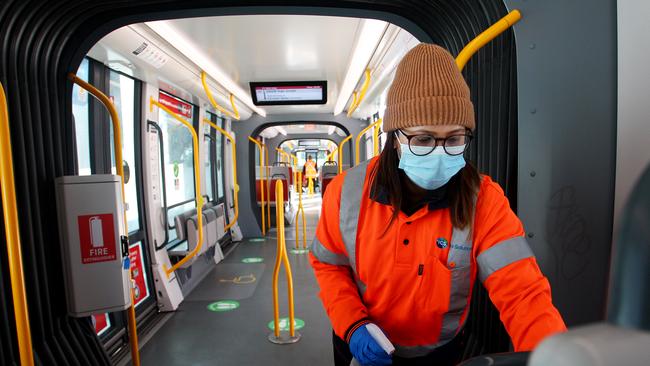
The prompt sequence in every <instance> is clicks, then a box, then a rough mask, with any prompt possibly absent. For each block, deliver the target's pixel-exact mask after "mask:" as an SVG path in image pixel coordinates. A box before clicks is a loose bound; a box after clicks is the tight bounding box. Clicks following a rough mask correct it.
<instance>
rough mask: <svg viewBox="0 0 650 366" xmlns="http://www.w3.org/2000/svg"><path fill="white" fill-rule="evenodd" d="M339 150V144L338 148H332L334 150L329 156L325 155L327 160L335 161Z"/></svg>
mask: <svg viewBox="0 0 650 366" xmlns="http://www.w3.org/2000/svg"><path fill="white" fill-rule="evenodd" d="M338 150H339V147H338V146H337V147H336V148H334V150H332V152H331V153H330V154H329V155H327V156H326V157H325V160H327V161H334V154H336V152H337V151H338Z"/></svg>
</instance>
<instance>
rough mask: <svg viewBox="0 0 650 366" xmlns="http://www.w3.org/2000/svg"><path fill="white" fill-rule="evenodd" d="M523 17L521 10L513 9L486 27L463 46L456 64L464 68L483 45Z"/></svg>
mask: <svg viewBox="0 0 650 366" xmlns="http://www.w3.org/2000/svg"><path fill="white" fill-rule="evenodd" d="M520 19H521V13H520V12H519V10H516V9H515V10H513V11H511V12H510V13H508V15H506V16H505V17H503V18H501V19H500V20H499V21H497V22H496V23H494V24H493V25H492V26H490V28H488V29H486V30H485V31H484V32H483V33H481V34H479V35H478V36H476V38H474V39H473V40H472V41H471V42H469V43H468V44H467V46H465V48H463V50H462V51H460V53H459V54H458V56H457V57H456V66H458V69H459V70H461V71H462V70H463V68H465V65H466V64H467V62H468V61H469V59H470V58H471V57H472V55H474V54H475V53H476V52H477V51H478V50H479V49H481V47H483V46H485V45H486V44H487V43H488V42H490V41H491V40H493V39H494V38H496V37H497V36H498V35H499V34H501V33H503V32H504V31H505V30H506V29H508V28H510V27H512V26H513V25H515V23H517V22H518V21H519V20H520Z"/></svg>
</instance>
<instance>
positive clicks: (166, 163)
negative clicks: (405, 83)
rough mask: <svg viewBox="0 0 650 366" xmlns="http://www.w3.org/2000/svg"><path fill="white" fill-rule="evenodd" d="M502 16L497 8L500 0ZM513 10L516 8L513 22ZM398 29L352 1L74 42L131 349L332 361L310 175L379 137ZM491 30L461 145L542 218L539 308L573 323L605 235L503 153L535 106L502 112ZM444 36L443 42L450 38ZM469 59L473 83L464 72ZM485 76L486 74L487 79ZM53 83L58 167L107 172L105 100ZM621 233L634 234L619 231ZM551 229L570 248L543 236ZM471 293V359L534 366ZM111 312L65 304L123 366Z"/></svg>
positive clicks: (593, 314) (509, 81) (605, 254)
mask: <svg viewBox="0 0 650 366" xmlns="http://www.w3.org/2000/svg"><path fill="white" fill-rule="evenodd" d="M501 13H502V14H501V15H502V16H505V15H507V14H508V13H507V11H505V8H504V9H502V10H501ZM526 21H527V19H526V14H525V13H524V15H523V18H522V20H521V21H520V22H526ZM514 27H515V30H517V29H518V28H517V27H518V25H515V26H514ZM406 28H409V27H407V26H405V25H404V24H401V25H398V24H394V23H391V22H389V21H386V20H379V19H371V18H363V17H355V16H346V17H342V16H326V15H288V14H287V15H280V14H260V15H228V16H204V17H192V18H178V19H167V20H157V21H151V22H140V23H134V24H129V25H126V26H123V27H120V28H118V29H115V30H113V31H111V32H109V33H107V34H106V35H105V36H103V37H102V38H101V39H100V40H99V41H98V42H97V43H96V44H94V46H92V48H90V49H89V50H88V52H87V54H86V55H85V56H84V57H83V58H82V59H81V61H80V63H79V64H78V67H77V70H76V73H75V74H76V77H78V78H79V79H80V80H82V81H84V82H86V83H88V84H91V85H93V86H94V87H95V88H97V89H99V90H100V91H101V92H103V93H104V94H106V95H107V96H108V97H109V99H110V100H111V102H112V103H113V104H114V106H115V108H116V110H117V114H118V116H119V120H120V123H121V138H120V140H121V145H122V146H121V151H122V152H121V154H122V155H121V156H122V160H123V164H122V170H124V198H125V200H124V201H125V202H126V204H125V207H124V208H125V212H126V213H125V215H126V217H125V219H126V220H125V227H126V228H128V232H127V234H128V238H129V249H128V252H129V256H128V257H129V261H130V267H129V268H130V272H129V273H130V276H131V277H132V279H131V281H132V284H133V288H134V294H133V308H134V312H135V315H134V319H135V322H136V324H137V338H138V346H139V356H138V357H139V361H138V362H141V364H143V365H208V364H210V365H213V364H219V365H271V364H272V365H306V364H310V365H331V364H333V359H332V357H333V356H332V349H331V348H332V347H331V336H332V327H331V325H330V322H329V319H328V317H327V314H326V312H325V309H324V308H323V305H322V303H321V302H320V300H319V297H318V291H319V288H318V284H317V282H316V280H315V277H314V274H313V271H312V268H311V266H310V264H309V247H310V244H311V241H312V240H313V238H314V236H315V231H316V227H317V224H318V219H319V217H320V215H321V207H322V197H323V194H324V192H325V191H326V189H327V185H328V184H329V183H330V182H331V180H332V179H333V178H334V177H336V176H337V175H338V174H340V173H341V172H343V171H345V170H346V169H348V168H350V167H353V166H355V165H358V164H359V162H362V161H365V160H368V159H372V158H373V157H375V156H377V155H378V154H379V153H380V152H381V151H382V149H383V148H384V144H385V142H386V134H385V133H384V132H383V131H382V129H381V126H382V118H383V116H384V109H385V106H386V94H387V91H388V88H389V86H390V85H391V81H392V79H393V77H394V73H395V68H396V66H397V64H398V63H399V61H400V60H401V59H402V57H403V56H404V55H405V54H406V53H407V52H408V51H409V50H410V49H411V48H413V47H415V46H416V45H417V44H418V43H419V42H421V41H423V40H422V39H421V38H422V37H421V32H420V31H418V29H415V28H413V29H411V28H409V29H406ZM484 28H485V27H484ZM483 30H485V29H479V30H476V31H475V33H480V31H483ZM504 32H505V33H504V34H502V35H500V36H498V37H497V38H495V40H493V41H492V42H496V43H497V44H496V45H495V44H493V43H489V45H488V46H486V47H487V50H481V51H479V53H478V54H477V56H476V57H479V60H478V61H477V60H474V61H469V64H468V65H469V66H468V68H469V69H470V70H469V71H468V70H465V71H464V75H466V76H467V77H468V79H469V80H470V81H471V82H470V87H471V89H472V98H473V99H475V98H480V99H481V101H480V102H479V101H477V102H476V106H477V116H478V122H477V125H478V129H477V142H476V145H475V146H472V148H471V150H470V151H469V154H468V156H469V159H471V160H473V161H475V162H476V163H477V165H478V167H479V169H480V170H481V171H483V172H485V173H489V174H491V175H492V176H493V179H494V180H495V181H497V182H498V183H499V184H500V185H501V186H502V187H503V188H504V191H505V192H506V195H507V196H508V199H509V200H510V202H511V205H512V208H513V210H515V212H519V213H521V214H522V218H523V221H524V224H525V225H526V226H528V221H527V220H529V221H530V222H531V224H530V225H531V226H534V225H538V224H539V223H540V222H543V221H539V220H542V219H541V218H540V217H547V220H548V221H549V222H552V223H550V224H547V226H548V230H546V229H539V228H538V230H534V229H533V230H528V229H527V236H528V238H529V240H530V241H531V246H532V248H533V250H534V251H536V255H537V256H538V261H539V263H540V266H541V269H542V271H543V272H544V273H545V274H546V275H547V276H548V277H549V280H550V282H551V286H552V288H553V295H554V301H555V302H556V306H557V307H558V309H559V311H560V312H561V313H562V315H563V317H564V319H565V321H566V323H567V325H568V326H569V329H570V330H571V329H573V328H574V327H576V328H578V329H579V330H578V332H580V331H581V329H582V328H580V327H581V326H585V325H588V324H592V323H597V322H602V321H603V320H604V319H605V315H604V311H603V309H604V308H605V307H606V304H607V302H608V301H613V300H611V299H610V298H608V297H607V296H608V295H607V294H608V286H615V285H612V283H616V282H615V281H616V280H610V279H609V278H608V276H610V273H609V272H608V270H607V268H609V261H610V260H611V252H612V251H613V249H612V244H611V240H610V238H600V236H599V238H598V239H597V240H601V239H602V240H603V243H605V242H606V245H605V244H603V245H600V244H598V245H596V244H593V243H592V242H591V241H589V240H591V239H587V238H586V234H585V235H582V236H581V234H580V233H576V232H575V230H579V229H580V228H575V227H567V226H566V225H564V226H562V223H561V222H560V221H564V222H565V223H566V222H567V221H568V222H572V223H576V222H578V223H580V222H582V221H584V220H591V221H594V222H601V221H602V220H600V218H592V217H587V218H585V217H586V216H585V215H588V214H587V213H586V212H585V211H587V210H586V208H585V207H581V208H578V207H577V204H576V197H577V196H579V195H580V194H581V192H580V191H579V186H578V185H567V186H565V187H564V191H557V190H556V188H557V187H555V186H554V188H553V189H554V190H555V191H554V192H553V196H552V197H551V198H550V199H546V198H544V200H545V201H542V200H540V201H539V202H537V201H534V200H535V198H534V197H533V198H530V197H531V196H536V195H537V196H544V197H546V196H548V195H551V193H550V191H548V194H547V190H546V188H536V186H533V185H532V184H538V183H537V182H536V183H529V181H531V180H532V179H542V180H543V181H542V182H544V183H539V184H546V185H549V184H551V183H549V182H550V181H551V179H555V178H551V177H549V176H550V175H551V174H548V176H545V175H544V174H545V171H544V170H543V169H540V170H538V173H537V174H539V175H540V176H541V177H539V176H538V177H537V178H534V177H535V174H536V173H535V172H534V171H532V169H528V168H527V167H525V165H526V164H528V163H529V161H527V160H526V159H527V157H528V156H530V155H525V153H518V152H517V149H519V151H523V150H526V149H528V148H529V149H531V150H527V151H532V149H536V148H539V146H538V145H536V144H537V143H531V144H530V145H528V147H522V146H521V144H522V143H523V142H522V141H523V139H524V137H526V136H527V135H526V134H527V133H528V132H523V128H522V127H519V128H520V129H521V130H519V132H518V130H517V123H518V122H517V116H518V115H521V113H526V115H528V116H533V115H534V114H535V113H536V112H533V110H535V109H534V107H528V106H523V105H519V109H520V111H519V112H518V111H517V103H518V102H517V97H516V95H517V88H518V84H517V78H516V76H514V75H515V74H516V72H517V68H518V67H520V66H518V65H517V63H516V61H517V58H518V57H520V55H519V56H516V55H515V45H516V44H517V43H516V42H519V40H516V39H515V37H514V33H513V30H512V28H511V27H507V28H506V29H505V30H504ZM463 46H464V45H454V52H456V53H458V52H457V50H456V49H462V47H463ZM517 47H519V46H517ZM526 47H528V46H526ZM530 48H531V49H532V48H534V46H530ZM504 50H505V51H504ZM500 52H504V53H503V54H500ZM519 52H522V51H519ZM485 70H489V72H490V74H489V75H490V78H491V79H490V80H487V79H481V75H480V73H481V72H482V71H485ZM496 80H499V81H496ZM489 83H493V84H494V85H497V84H498V85H499V86H498V87H496V86H495V87H494V88H493V89H490V87H487V86H486V85H487V84H489ZM520 83H521V81H520ZM70 97H71V99H70V100H71V105H72V116H73V119H72V122H71V125H70V128H71V129H72V134H71V136H72V140H73V141H70V143H71V144H72V145H74V154H75V158H76V159H75V161H74V165H75V173H76V174H75V175H78V176H88V177H92V176H95V175H100V174H113V175H115V174H119V171H118V170H119V169H118V167H117V166H116V151H115V148H114V144H115V143H116V142H115V134H114V131H113V130H112V128H111V126H112V123H114V121H113V118H112V116H111V114H110V113H109V112H108V110H107V109H105V107H104V106H103V105H102V103H101V102H100V100H98V99H97V98H95V97H93V95H92V94H91V93H90V92H89V91H88V90H87V89H86V88H84V87H82V86H81V85H79V83H76V84H75V85H74V86H73V87H72V91H71V96H70ZM488 105H491V106H492V107H488ZM524 109H525V110H524ZM522 110H523V112H522ZM535 111H536V110H535ZM518 113H519V114H518ZM531 118H532V117H531ZM521 123H522V122H521V121H520V124H521ZM518 137H521V138H522V141H519V143H520V145H517V144H518V142H517V141H518ZM529 141H530V140H529ZM118 148H120V147H118ZM522 149H523V150H522ZM541 154H542V155H543V152H542V153H541ZM540 159H541V158H540ZM548 159H551V158H550V157H549V158H548ZM553 159H556V157H553ZM541 160H543V159H541ZM549 161H550V160H549ZM554 161H555V160H554ZM544 164H545V163H542V165H544ZM549 164H550V163H549ZM549 169H550V168H549ZM645 179H646V180H647V177H646V178H645ZM544 180H545V181H544ZM531 187H532V188H531ZM645 188H647V186H646V187H645ZM643 189H644V188H639V191H638V192H637V194H638V195H642V194H645V198H639V201H637V203H639V204H641V203H642V202H646V205H645V207H643V209H644V210H646V211H645V212H646V213H647V209H648V207H649V206H650V204H649V203H647V199H648V194H647V189H645V193H643V192H641V190H643ZM549 190H550V188H549ZM638 197H642V196H638ZM581 199H582V200H584V198H581ZM644 199H645V201H643V200H644ZM560 206H561V207H560ZM639 210H641V208H639ZM596 211H597V210H596ZM544 215H546V216H544ZM606 215H609V216H607V217H611V216H612V215H613V214H612V213H611V212H609V211H608V212H607V213H606ZM599 217H600V216H599ZM620 217H622V216H619V217H617V219H620ZM646 218H647V217H646ZM581 220H582V221H581ZM621 220H622V219H621ZM591 221H590V222H591ZM618 222H623V221H618ZM553 223H555V224H553ZM617 225H618V224H617ZM538 226H539V225H538ZM620 228H622V229H620V230H622V231H625V230H627V231H626V232H628V233H631V234H629V235H632V236H634V235H645V238H646V239H647V233H646V234H639V233H638V231H635V230H636V229H634V228H633V227H631V226H626V224H621V226H620ZM545 230H546V231H547V232H545V233H541V232H543V231H545ZM612 230H613V229H612V228H611V227H610V228H608V229H606V232H608V233H611V231H612ZM533 231H534V232H533ZM560 231H561V233H559V232H560ZM616 232H617V233H618V232H619V231H616ZM558 233H559V234H558ZM558 235H559V236H562V235H566V236H569V238H568V239H566V238H563V239H561V240H565V241H566V240H569V241H570V240H575V241H576V242H579V243H577V244H575V243H573V242H571V243H568V242H567V243H566V245H565V244H554V243H557V242H558V240H559V239H558ZM587 242H588V243H587ZM563 243H564V242H563ZM599 243H600V242H599ZM574 244H575V245H574ZM592 244H593V245H592ZM589 245H591V246H590V247H589ZM281 246H282V247H283V248H284V249H281ZM567 248H569V249H567ZM645 250H646V252H645V254H647V247H646V249H645ZM65 253H67V252H65ZM283 255H284V256H286V261H283V260H284V258H285V257H283ZM624 256H625V255H623V257H624ZM617 258H619V260H620V258H622V257H617ZM646 262H647V261H646ZM66 263H67V262H66V261H65V260H64V265H63V266H64V267H65V266H67V265H68V264H66ZM287 265H288V266H289V267H287ZM278 268H279V269H280V270H279V272H278ZM289 272H290V274H289ZM646 273H647V272H646ZM278 274H279V277H278ZM105 281H106V283H115V279H110V278H106V279H105ZM111 281H112V282H111ZM611 281H614V282H611ZM643 281H645V282H649V281H648V279H647V278H646V279H645V280H643ZM118 282H119V281H118ZM276 282H277V284H276ZM289 282H291V286H289ZM120 283H121V282H120ZM635 283H637V282H635ZM66 286H67V285H66ZM274 286H277V287H275V289H274ZM639 286H643V285H639ZM479 287H480V288H479ZM646 288H647V286H646ZM121 290H122V289H121V287H120V289H119V290H118V291H117V292H118V293H119V292H120V291H121ZM278 291H279V296H278ZM475 291H476V295H475V296H474V298H473V299H472V307H471V311H470V314H472V318H470V320H468V325H467V330H468V334H467V340H466V342H467V347H466V350H465V354H464V359H465V360H470V361H467V363H466V365H483V364H485V365H487V364H490V363H488V360H489V359H490V358H489V357H485V356H482V355H486V354H502V356H494V357H493V358H492V361H490V362H497V363H496V364H501V363H499V362H506V363H503V364H522V365H523V364H526V362H528V364H535V365H541V364H543V362H545V361H543V360H549V359H552V355H550V354H549V351H548V350H546V351H541V352H540V353H539V354H538V355H537V356H535V357H538V358H537V359H536V360H535V357H533V359H529V357H530V354H529V353H526V354H515V353H512V352H511V351H512V350H513V349H512V345H511V344H510V339H509V337H508V334H507V333H506V332H505V329H504V328H503V326H502V325H501V323H500V321H499V314H498V312H497V311H496V309H495V308H494V306H493V305H492V303H491V301H490V299H489V297H488V296H487V293H486V292H485V290H484V289H483V288H482V285H480V284H477V287H476V289H475ZM289 292H291V293H290V294H288V293H289ZM274 293H275V296H278V300H277V305H279V314H280V319H277V321H276V322H274V314H275V310H274V304H273V303H274V300H273V299H274ZM611 294H618V292H617V291H616V290H614V291H612V292H610V296H611ZM619 295H620V294H619ZM84 296H92V294H90V293H86V294H85V295H84ZM624 297H625V296H623V295H621V298H624ZM608 299H609V300H608ZM68 301H71V300H70V296H68ZM629 301H635V300H629ZM586 304H591V305H586ZM620 306H623V307H624V306H625V305H620ZM69 308H70V307H68V309H69ZM290 308H291V309H294V312H295V320H294V325H295V332H296V333H297V334H299V337H300V338H299V340H298V341H297V342H296V343H295V344H291V345H284V346H279V345H277V344H275V343H274V342H273V341H271V342H269V339H271V338H273V335H274V332H275V329H274V328H275V327H277V326H279V327H280V328H281V331H282V334H287V332H290V328H291V327H290V326H289V322H290V320H289V319H290V315H289V309H290ZM614 308H616V307H614ZM611 309H612V307H610V311H612V310H611ZM130 316H131V315H129V312H128V311H126V310H120V311H95V312H93V313H92V314H89V313H84V314H83V316H79V317H80V318H83V319H84V320H83V322H84V323H83V324H87V325H88V327H89V329H90V328H92V329H93V331H94V332H93V334H91V335H90V336H92V337H96V339H97V341H98V342H99V344H101V349H102V350H103V351H104V352H105V355H104V356H103V357H105V361H107V362H109V363H110V364H115V365H127V364H135V361H134V359H133V358H132V354H133V353H132V352H133V351H132V348H131V347H132V344H133V341H134V340H133V334H132V333H131V334H130V333H129V329H130V325H129V321H130ZM635 319H638V318H635ZM645 319H647V316H646V317H645ZM628 320H629V318H628ZM634 321H635V320H629V322H632V323H633V322H634ZM646 325H647V324H646ZM630 328H638V326H636V325H634V324H631V325H630ZM293 331H294V330H291V332H293ZM598 331H600V330H598V329H596V330H594V332H598ZM606 331H608V332H612V331H613V330H612V329H610V328H607V329H606ZM635 332H638V334H637V333H634V334H632V333H630V334H627V333H626V334H623V336H622V337H623V338H625V337H629V338H625V339H630V340H631V341H630V342H632V343H633V344H635V345H636V344H642V343H643V342H644V339H645V338H643V337H646V338H647V337H648V335H647V334H648V333H647V329H646V331H643V330H638V331H637V330H635ZM588 333H589V332H588ZM275 334H276V335H277V334H278V333H275ZM639 337H640V338H639ZM639 339H641V340H639ZM555 342H556V343H555V344H554V345H553V347H556V349H562V347H564V345H566V344H572V343H571V338H570V336H568V338H565V339H564V340H556V341H555ZM558 342H559V343H558ZM645 342H646V344H647V341H645ZM566 347H569V346H566ZM637 351H638V350H634V352H637ZM543 352H546V354H543V355H542V353H543ZM566 352H567V353H570V352H571V351H570V350H567V351H566ZM603 352H604V351H603ZM550 353H552V352H550ZM596 353H598V352H596ZM475 357H476V358H475ZM500 357H503V359H501V358H500ZM543 357H551V358H543ZM599 357H600V356H599ZM602 357H605V356H602ZM634 357H644V356H638V355H637V356H634ZM603 359H605V358H603ZM646 359H647V358H646ZM494 360H496V361H494ZM504 360H505V361H504ZM540 360H542V361H540ZM481 362H484V363H481ZM507 362H512V363H507ZM531 362H538V363H531ZM540 362H541V363H540ZM624 364H625V363H624ZM629 364H630V365H632V364H635V363H629Z"/></svg>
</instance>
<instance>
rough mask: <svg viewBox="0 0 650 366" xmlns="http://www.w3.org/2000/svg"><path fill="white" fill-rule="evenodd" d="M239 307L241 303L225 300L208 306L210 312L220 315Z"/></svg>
mask: <svg viewBox="0 0 650 366" xmlns="http://www.w3.org/2000/svg"><path fill="white" fill-rule="evenodd" d="M238 307H239V301H234V300H223V301H217V302H213V303H212V304H210V305H208V310H210V311H214V312H215V313H220V312H223V311H231V310H235V309H237V308H238Z"/></svg>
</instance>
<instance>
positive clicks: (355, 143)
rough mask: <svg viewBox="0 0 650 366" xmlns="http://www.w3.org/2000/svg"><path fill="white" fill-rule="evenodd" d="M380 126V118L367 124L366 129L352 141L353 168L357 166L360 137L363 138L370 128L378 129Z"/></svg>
mask: <svg viewBox="0 0 650 366" xmlns="http://www.w3.org/2000/svg"><path fill="white" fill-rule="evenodd" d="M380 124H381V118H380V119H378V120H377V121H376V122H374V123H371V124H369V125H368V127H366V128H364V129H363V130H361V132H359V134H358V135H357V137H356V138H355V140H354V165H355V166H356V165H359V143H360V142H361V136H363V135H364V134H365V133H366V132H368V130H370V129H371V128H373V127H378V126H379V125H380ZM373 152H374V150H373Z"/></svg>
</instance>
